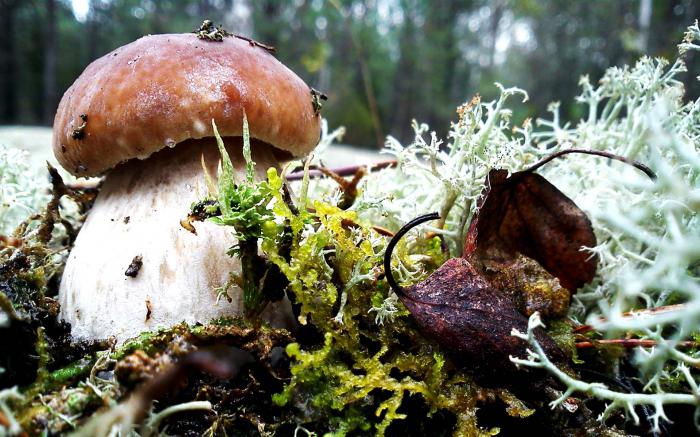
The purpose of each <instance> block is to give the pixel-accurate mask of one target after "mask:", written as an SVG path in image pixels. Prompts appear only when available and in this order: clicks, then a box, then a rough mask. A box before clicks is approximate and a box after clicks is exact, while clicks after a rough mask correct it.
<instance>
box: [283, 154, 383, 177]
mask: <svg viewBox="0 0 700 437" xmlns="http://www.w3.org/2000/svg"><path fill="white" fill-rule="evenodd" d="M394 166H396V160H395V159H392V160H388V161H380V162H376V163H374V164H363V165H349V166H345V167H337V168H322V167H316V166H312V167H311V168H312V170H310V171H309V178H322V177H328V176H329V172H332V173H333V174H334V175H337V176H341V177H346V176H354V175H355V174H356V173H357V171H358V170H360V169H362V168H365V169H367V171H374V170H381V169H383V168H389V167H394ZM303 178H304V172H303V171H295V172H294V173H290V174H288V175H287V180H288V181H300V180H302V179H303Z"/></svg>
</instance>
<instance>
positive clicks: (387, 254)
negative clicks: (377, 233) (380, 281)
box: [384, 212, 440, 297]
mask: <svg viewBox="0 0 700 437" xmlns="http://www.w3.org/2000/svg"><path fill="white" fill-rule="evenodd" d="M439 218H440V214H438V213H437V212H433V213H430V214H425V215H421V216H418V217H416V218H414V219H413V220H411V221H410V222H408V223H406V224H405V225H403V226H402V227H401V229H399V230H398V232H396V234H394V236H393V237H392V238H391V240H390V241H389V244H387V245H386V249H385V251H384V275H385V276H386V282H387V283H388V284H389V286H390V287H391V288H392V290H394V293H396V294H397V295H398V296H399V297H401V296H406V291H405V290H404V288H403V287H401V286H400V285H399V283H398V282H396V279H394V275H393V274H392V273H391V254H392V253H393V252H394V246H396V244H397V243H398V242H399V240H401V238H403V236H404V235H406V233H408V231H410V230H411V229H413V228H415V227H416V226H418V225H420V224H421V223H425V222H429V221H431V220H437V219H439Z"/></svg>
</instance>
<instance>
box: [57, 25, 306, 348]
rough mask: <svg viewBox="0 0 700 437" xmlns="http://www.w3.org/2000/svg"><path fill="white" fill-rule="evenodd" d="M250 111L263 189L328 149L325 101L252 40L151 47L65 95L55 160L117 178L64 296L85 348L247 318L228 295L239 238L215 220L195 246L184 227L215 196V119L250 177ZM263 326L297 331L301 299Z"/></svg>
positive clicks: (105, 65) (82, 238) (94, 72)
mask: <svg viewBox="0 0 700 437" xmlns="http://www.w3.org/2000/svg"><path fill="white" fill-rule="evenodd" d="M227 36H228V35H227ZM244 114H245V116H246V117H247V120H248V123H249V125H250V136H251V147H252V149H253V150H252V155H253V160H254V161H255V162H256V163H257V165H256V172H257V173H258V174H257V177H258V178H263V177H264V174H265V171H266V169H267V168H269V167H271V166H279V162H280V160H283V159H288V158H289V157H291V156H293V155H303V154H306V153H308V152H309V151H310V150H312V149H313V148H314V147H315V145H316V144H317V142H318V139H319V135H320V116H319V114H318V94H317V92H316V91H314V90H313V89H311V88H310V87H309V86H308V85H306V84H305V83H304V82H303V81H302V80H301V79H300V78H299V77H298V76H296V75H295V74H294V73H293V72H292V71H291V70H289V69H288V68H286V67H285V66H284V65H283V64H282V63H280V62H279V61H278V60H277V59H276V58H275V57H274V56H272V55H271V53H269V48H268V47H267V46H264V45H262V44H257V43H255V42H254V41H251V40H247V39H243V38H236V37H225V38H222V40H221V41H210V40H202V39H199V38H198V37H197V36H196V35H195V34H171V35H153V36H146V37H143V38H141V39H139V40H137V41H135V42H132V43H130V44H127V45H125V46H123V47H120V48H118V49H116V50H114V51H113V52H111V53H109V54H107V55H105V56H103V57H102V58H100V59H98V60H96V61H94V62H93V63H92V64H90V65H89V66H88V67H87V68H86V69H85V71H84V72H83V73H82V75H81V76H80V77H79V78H78V79H77V80H76V81H75V83H74V84H73V85H72V86H71V87H70V88H69V89H68V91H66V93H65V95H64V96H63V98H62V100H61V102H60V104H59V106H58V111H57V113H56V118H55V121H54V127H53V149H54V154H55V155H56V158H57V160H58V161H59V163H60V164H61V165H62V166H63V167H64V168H65V169H66V170H68V171H69V172H70V173H72V174H74V175H76V176H85V177H87V176H95V175H101V174H106V177H105V180H104V183H103V185H102V188H101V191H100V193H99V195H98V197H97V199H96V201H95V204H94V206H93V208H92V210H91V211H90V213H89V215H88V217H87V219H86V221H85V224H84V226H83V228H82V230H81V231H80V233H79V235H78V237H77V239H76V241H75V245H74V247H73V250H72V251H71V253H70V255H69V257H68V260H67V264H66V267H65V271H64V273H63V278H62V280H61V285H60V289H59V301H60V304H61V312H60V317H61V318H62V319H63V320H65V321H67V322H69V323H70V324H71V332H72V334H73V336H74V337H75V338H77V339H105V338H109V337H115V338H116V340H117V342H119V343H121V342H123V341H124V340H126V339H128V338H130V337H133V336H136V335H138V334H139V333H141V332H143V331H146V330H153V329H155V328H157V327H159V326H170V325H173V324H176V323H179V322H181V321H186V322H189V323H194V322H206V321H209V320H211V319H213V318H216V317H221V316H230V315H238V314H242V312H243V303H242V297H241V291H240V289H239V288H235V289H232V290H230V291H229V294H230V295H233V296H232V297H233V301H232V302H228V301H227V300H225V299H217V291H216V288H217V287H221V286H223V285H224V284H225V283H226V282H227V281H228V280H229V278H230V273H232V272H233V273H235V272H240V268H241V267H240V263H239V262H238V260H237V259H234V258H231V257H229V256H227V255H226V251H227V249H228V248H229V247H231V246H232V245H234V244H235V237H234V236H233V235H232V232H231V231H230V230H227V229H225V228H222V227H219V226H216V225H214V224H212V223H207V222H205V223H201V224H199V225H198V226H197V234H196V235H194V234H192V233H191V232H188V231H187V230H185V229H183V228H182V227H181V225H180V220H181V219H182V218H184V217H185V216H187V213H188V210H189V207H190V205H191V204H192V202H194V201H196V200H200V199H202V198H203V197H204V196H205V195H206V194H207V193H206V183H205V173H204V169H203V167H202V166H203V165H206V167H207V169H208V172H209V174H215V173H216V164H217V163H218V161H219V159H220V155H219V152H218V149H217V147H216V142H215V139H214V138H213V132H212V127H211V126H212V120H214V121H215V122H216V124H217V126H218V130H219V132H220V133H221V135H222V136H223V137H224V142H225V143H226V148H227V151H228V153H229V154H230V155H231V158H232V160H233V161H234V166H235V167H236V171H237V172H240V173H241V175H242V174H244V171H245V170H244V168H245V162H244V160H243V158H242V152H241V149H242V139H241V135H242V124H243V117H244ZM134 158H138V159H134ZM203 163H205V164H203ZM241 178H242V177H241ZM263 317H265V318H267V320H269V321H270V322H271V323H273V324H277V325H286V326H289V324H290V323H291V317H292V316H291V309H290V306H289V302H288V301H287V302H286V303H285V302H284V301H283V302H278V303H275V304H271V305H270V306H268V308H267V309H266V312H265V313H264V314H263Z"/></svg>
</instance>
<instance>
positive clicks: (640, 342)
mask: <svg viewBox="0 0 700 437" xmlns="http://www.w3.org/2000/svg"><path fill="white" fill-rule="evenodd" d="M657 344H658V342H657V341H656V340H648V339H641V338H612V339H604V340H592V341H580V342H577V343H576V349H589V348H593V347H596V346H599V345H618V346H622V347H625V348H634V347H654V346H656V345H657ZM699 345H700V344H699V343H698V342H696V341H679V342H678V343H676V346H679V347H684V348H685V347H696V346H699Z"/></svg>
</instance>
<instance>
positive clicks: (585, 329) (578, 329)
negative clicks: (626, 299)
mask: <svg viewBox="0 0 700 437" xmlns="http://www.w3.org/2000/svg"><path fill="white" fill-rule="evenodd" d="M684 308H685V304H682V303H679V304H675V305H665V306H660V307H657V308H644V309H640V310H632V311H627V312H625V313H623V314H622V316H623V317H638V316H644V315H649V314H660V313H666V312H669V311H681V310H683V309H684ZM606 320H607V319H605V318H604V317H601V318H600V321H601V322H605V321H606ZM593 330H594V328H593V327H592V326H591V325H581V326H577V327H576V328H574V330H573V332H574V333H576V334H582V333H584V332H589V331H593Z"/></svg>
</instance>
